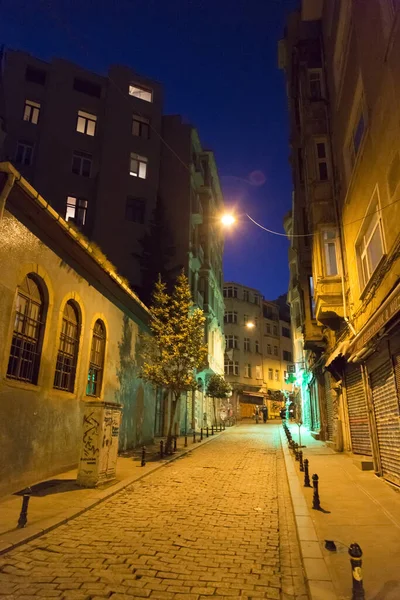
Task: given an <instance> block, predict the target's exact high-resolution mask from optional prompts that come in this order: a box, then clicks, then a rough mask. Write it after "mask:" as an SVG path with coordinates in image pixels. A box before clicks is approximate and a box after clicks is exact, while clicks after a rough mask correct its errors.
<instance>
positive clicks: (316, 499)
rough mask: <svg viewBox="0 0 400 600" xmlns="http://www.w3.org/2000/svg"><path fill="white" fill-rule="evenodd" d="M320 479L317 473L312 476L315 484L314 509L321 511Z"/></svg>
mask: <svg viewBox="0 0 400 600" xmlns="http://www.w3.org/2000/svg"><path fill="white" fill-rule="evenodd" d="M318 479H319V478H318V475H317V474H316V473H314V475H313V476H312V482H313V487H314V494H313V501H312V507H313V509H314V510H321V503H320V501H319V494H318Z"/></svg>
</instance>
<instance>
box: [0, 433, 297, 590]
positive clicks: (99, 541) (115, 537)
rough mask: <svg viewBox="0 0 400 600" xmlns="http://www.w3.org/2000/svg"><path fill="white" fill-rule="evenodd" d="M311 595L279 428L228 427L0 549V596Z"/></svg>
mask: <svg viewBox="0 0 400 600" xmlns="http://www.w3.org/2000/svg"><path fill="white" fill-rule="evenodd" d="M209 596H218V597H219V598H230V600H232V597H239V596H240V597H242V598H269V599H271V600H307V598H308V596H307V593H306V587H305V584H304V579H303V575H302V569H301V561H300V554H299V548H298V544H297V538H296V531H295V525H294V517H293V512H292V507H291V501H290V496H289V490H288V484H287V479H286V472H285V466H284V461H283V456H282V451H281V447H280V440H279V427H278V426H277V425H274V424H267V425H263V424H259V425H255V424H251V425H242V426H239V427H235V428H232V429H231V430H230V431H229V432H226V433H225V434H224V435H223V436H221V437H219V438H218V439H216V440H215V441H214V442H213V443H212V444H207V445H205V446H203V447H201V448H198V449H197V450H196V451H195V452H193V453H189V454H187V455H186V456H185V457H182V458H181V459H178V460H177V461H175V462H173V463H170V464H168V465H166V466H165V467H163V468H162V469H159V470H158V471H156V472H154V473H152V474H150V475H149V476H148V477H146V478H144V479H141V480H139V481H137V482H136V483H134V484H133V485H132V486H130V487H128V488H126V489H125V490H123V491H121V492H119V493H118V494H116V495H115V496H113V497H112V498H111V499H110V500H108V501H106V502H103V503H102V504H99V505H97V506H96V507H95V508H92V509H91V510H89V511H87V512H86V513H84V514H83V515H81V516H79V517H77V518H76V519H73V520H71V521H69V522H68V523H67V524H65V525H62V526H60V527H58V528H56V529H54V530H53V531H51V532H49V533H47V534H46V535H44V536H42V537H39V538H37V539H35V540H33V541H31V542H29V543H28V544H25V545H23V546H20V547H18V548H16V549H14V550H12V551H10V552H8V553H6V554H4V555H3V556H0V599H1V600H2V599H3V598H8V599H25V600H28V599H32V600H36V599H37V598H58V599H60V600H72V599H75V600H103V599H104V598H112V599H113V600H123V599H124V600H130V599H131V598H140V597H142V598H151V599H159V600H175V599H176V600H205V599H207V598H208V597H209Z"/></svg>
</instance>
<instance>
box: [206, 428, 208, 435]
mask: <svg viewBox="0 0 400 600" xmlns="http://www.w3.org/2000/svg"><path fill="white" fill-rule="evenodd" d="M206 437H208V425H207V429H206Z"/></svg>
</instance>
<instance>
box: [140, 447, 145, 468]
mask: <svg viewBox="0 0 400 600" xmlns="http://www.w3.org/2000/svg"><path fill="white" fill-rule="evenodd" d="M140 465H141V466H142V467H145V466H146V446H143V448H142V461H141V463H140Z"/></svg>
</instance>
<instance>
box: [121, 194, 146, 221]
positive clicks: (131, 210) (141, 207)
mask: <svg viewBox="0 0 400 600" xmlns="http://www.w3.org/2000/svg"><path fill="white" fill-rule="evenodd" d="M145 216H146V200H145V199H144V198H127V200H126V206H125V219H126V220H127V221H133V222H134V223H141V224H142V225H143V223H144V221H145Z"/></svg>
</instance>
